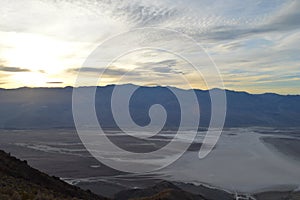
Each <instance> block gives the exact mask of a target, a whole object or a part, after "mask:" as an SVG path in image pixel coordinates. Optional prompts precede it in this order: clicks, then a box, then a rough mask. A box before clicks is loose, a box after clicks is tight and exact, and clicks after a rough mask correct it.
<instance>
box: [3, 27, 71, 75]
mask: <svg viewBox="0 0 300 200" xmlns="http://www.w3.org/2000/svg"><path fill="white" fill-rule="evenodd" d="M0 36H1V37H2V38H1V39H0V41H1V42H2V41H3V42H4V43H7V44H8V45H9V48H6V49H5V50H4V51H3V52H1V56H2V57H4V58H5V59H6V61H7V63H6V65H8V66H12V67H22V68H26V69H29V70H30V71H42V72H46V73H48V74H56V73H60V72H62V71H63V70H65V69H66V68H68V67H69V66H68V65H69V64H70V63H68V62H69V61H70V59H68V57H69V56H70V55H72V54H73V53H74V51H75V50H76V47H74V46H73V45H72V44H71V43H69V42H66V41H60V40H57V39H54V38H51V37H47V36H42V35H38V34H29V33H14V34H12V33H10V34H5V33H1V34H0Z"/></svg>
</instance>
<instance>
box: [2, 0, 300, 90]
mask: <svg viewBox="0 0 300 200" xmlns="http://www.w3.org/2000/svg"><path fill="white" fill-rule="evenodd" d="M299 10H300V2H299V1H298V0H286V1H282V0H272V1H267V0H255V1H253V0H244V1H240V0H229V1H223V0H216V1H210V0H201V1H198V0H185V1H183V0H172V1H171V0H165V1H161V0H142V1H140V0H123V1H121V0H116V1H109V0H103V1H99V0H83V1H79V0H74V1H69V0H62V1H55V0H49V1H44V0H28V1H26V2H22V1H9V0H4V1H2V2H1V7H0V17H1V19H2V20H1V21H0V34H2V35H1V36H2V37H0V51H1V55H0V59H1V63H5V65H8V66H19V67H7V66H4V65H0V71H1V72H3V73H14V72H30V71H39V72H40V73H42V72H43V73H44V74H45V75H47V74H48V73H49V72H50V74H51V73H52V74H51V76H57V77H59V79H58V80H60V78H62V83H59V84H61V85H64V84H72V81H71V80H74V79H75V78H76V74H77V72H78V71H79V68H80V67H79V66H81V64H82V63H83V62H84V60H85V59H86V57H87V56H88V55H89V54H90V53H91V52H92V51H93V49H94V48H95V47H97V45H98V44H100V43H101V42H103V41H104V40H105V39H107V38H110V37H111V36H113V35H115V34H119V33H122V32H125V31H128V30H131V29H133V28H141V27H158V28H169V29H173V30H176V31H179V32H181V33H184V34H187V35H188V36H190V37H192V38H193V39H195V40H196V41H197V42H199V43H201V44H203V45H204V46H205V47H206V50H207V51H208V52H209V53H210V55H211V56H212V58H213V60H214V61H215V62H216V64H217V66H218V67H219V69H220V72H221V74H222V75H223V78H224V80H225V81H226V83H230V87H231V88H233V89H234V88H236V89H240V88H241V87H244V88H245V90H247V91H254V90H255V91H257V88H261V91H262V92H263V91H265V90H268V88H269V89H270V90H271V91H273V92H276V91H277V92H282V91H284V90H283V88H284V89H286V87H287V85H289V87H291V90H289V91H296V90H297V88H296V87H297V85H295V81H296V80H297V78H296V77H293V75H294V74H299V73H300V67H299V64H298V63H299V62H300V56H299V53H298V52H299V46H300V36H299V35H300V20H299V19H300V13H299ZM131 37H132V38H135V40H132V41H133V42H136V43H139V42H145V41H151V42H152V43H151V44H155V45H156V46H168V47H174V48H177V49H185V50H186V49H188V48H189V47H187V46H179V45H178V43H177V42H176V38H175V39H174V38H173V37H172V35H170V37H169V39H168V40H166V38H168V37H166V36H160V35H156V36H155V37H151V36H149V35H147V32H145V33H144V35H143V36H141V35H132V36H131ZM1 38H2V39H1ZM16 41H17V42H16ZM24 41H31V43H32V44H30V42H28V43H26V42H24ZM122 45H129V46H130V44H127V43H126V40H123V41H118V42H117V43H116V44H111V47H107V55H101V56H103V59H106V58H109V56H108V55H110V53H111V51H114V49H116V48H119V47H121V46H122ZM43 48H44V49H43ZM197 51H198V50H195V49H191V50H190V51H189V53H190V54H191V55H197ZM193 60H195V61H197V62H196V65H199V66H204V65H207V64H208V63H204V61H203V59H202V58H198V57H195V58H194V59H193ZM2 61H3V62H2ZM18 61H19V62H18ZM41 62H44V63H46V64H47V67H46V66H43V65H42V63H41ZM22 63H23V66H22ZM24 63H26V65H25V64H24ZM114 64H115V66H118V67H109V68H108V69H106V70H104V69H101V68H100V69H98V68H96V67H95V68H93V67H85V68H81V69H80V71H81V72H83V73H85V74H86V75H87V76H88V75H91V74H94V75H95V74H97V73H101V72H103V75H104V76H106V77H111V78H112V79H109V80H110V81H115V80H116V78H117V77H120V76H122V75H124V74H126V78H125V79H126V81H127V82H136V83H139V84H145V85H146V84H154V83H153V80H156V79H159V78H161V79H163V78H164V77H166V78H165V79H168V80H165V81H166V82H165V84H170V85H172V86H181V85H180V84H181V83H180V81H179V79H177V78H175V77H177V76H181V75H186V76H188V77H191V76H192V75H191V73H192V70H190V69H189V68H188V66H187V64H186V63H184V62H183V61H182V60H180V58H176V59H175V58H174V56H171V55H170V56H168V55H165V54H162V53H161V52H156V53H153V54H152V55H150V56H148V57H147V56H146V55H142V56H141V55H133V54H130V55H127V59H125V58H124V59H123V58H121V59H119V60H118V61H117V62H116V63H114ZM29 66H32V67H29ZM33 66H35V68H34V67H33ZM37 66H40V67H37ZM74 66H76V67H75V68H74ZM96 66H97V65H96ZM100 66H102V65H101V64H100ZM43 67H44V68H43ZM55 73H56V74H55ZM64 76H65V77H66V78H63V77H64ZM49 79H50V78H49ZM125 79H124V80H125ZM151 79H152V80H151ZM50 80H56V79H52V77H51V79H50ZM272 80H274V82H280V81H281V82H283V81H284V82H285V84H283V86H282V88H281V87H280V84H275V83H274V87H273V86H272V83H271V82H272ZM191 81H192V82H193V83H192V84H194V85H197V81H198V80H197V79H196V78H192V79H191ZM268 81H269V82H268ZM289 81H290V84H287V83H286V82H289ZM4 82H9V79H6V80H5V81H4ZM267 82H268V83H267ZM49 84H51V83H49ZM57 84H58V83H57ZM8 85H9V83H8ZM251 85H252V87H251ZM198 87H201V85H199V86H198Z"/></svg>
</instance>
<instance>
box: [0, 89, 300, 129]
mask: <svg viewBox="0 0 300 200" xmlns="http://www.w3.org/2000/svg"><path fill="white" fill-rule="evenodd" d="M114 87H120V88H121V89H122V88H123V89H126V88H127V87H133V85H130V84H128V85H121V86H114V85H109V86H105V87H97V92H96V97H95V99H96V111H97V114H98V118H99V121H100V123H101V125H102V126H103V127H116V123H115V121H114V118H113V116H112V112H111V105H110V102H111V94H112V91H113V89H114ZM81 89H82V90H87V89H88V87H83V88H81ZM72 90H73V88H72V87H66V88H19V89H12V90H5V89H1V90H0V128H12V129H14V128H16V129H23V128H54V127H74V122H73V116H72ZM176 90H178V91H180V92H183V93H188V92H190V91H187V90H181V89H176ZM195 93H196V95H197V98H198V101H199V106H200V110H201V119H200V126H204V127H205V126H208V124H209V121H210V115H211V111H210V110H211V102H210V97H209V91H204V90H195ZM226 96H227V116H226V123H225V126H227V127H241V126H270V127H271V126H272V127H288V126H293V127H295V126H299V125H300V104H299V102H300V96H299V95H278V94H271V93H266V94H249V93H246V92H235V91H229V90H226ZM153 104H161V105H163V106H164V107H165V109H166V111H167V113H168V116H167V121H166V126H167V127H177V126H178V125H179V122H180V107H179V102H178V100H177V99H176V97H175V95H174V94H173V93H172V92H170V90H169V89H168V88H167V87H140V88H139V89H138V90H137V91H136V92H135V93H134V95H133V96H132V98H131V100H130V106H129V107H130V113H131V116H132V118H133V120H134V121H135V122H136V123H137V124H139V125H147V124H148V123H149V122H150V118H149V115H148V111H149V108H150V106H151V105H153ZM191 106H192V105H191ZM183 109H189V110H193V108H192V107H190V108H183ZM190 117H193V113H192V112H191V116H190Z"/></svg>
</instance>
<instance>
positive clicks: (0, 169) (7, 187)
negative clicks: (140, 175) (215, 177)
mask: <svg viewBox="0 0 300 200" xmlns="http://www.w3.org/2000/svg"><path fill="white" fill-rule="evenodd" d="M252 196H254V197H255V199H256V200H300V192H299V191H295V192H292V191H290V192H264V193H260V194H254V195H252ZM240 197H244V198H236V197H235V195H232V194H230V193H228V192H225V191H222V190H218V189H213V188H208V187H205V186H195V185H189V184H184V185H181V186H180V184H179V185H175V184H173V183H170V182H166V181H163V182H161V183H158V184H156V185H154V186H152V187H149V188H144V189H132V190H126V191H122V192H119V193H117V194H116V195H115V198H114V199H115V200H129V199H130V200H234V199H245V200H247V199H249V200H253V199H254V198H253V197H251V198H248V197H246V196H245V195H241V196H240ZM79 199H80V200H105V199H107V198H105V197H101V196H98V195H95V194H93V193H91V192H90V191H84V190H82V189H80V188H79V187H76V186H72V185H69V184H67V183H65V182H63V181H61V180H60V179H59V178H57V177H50V176H48V175H47V174H45V173H42V172H40V171H38V170H36V169H34V168H32V167H30V166H29V165H27V163H26V161H21V160H19V159H17V158H15V157H12V156H10V154H7V153H5V152H4V151H1V150H0V200H79ZM107 200H108V199H107Z"/></svg>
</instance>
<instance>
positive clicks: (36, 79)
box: [11, 72, 48, 87]
mask: <svg viewBox="0 0 300 200" xmlns="http://www.w3.org/2000/svg"><path fill="white" fill-rule="evenodd" d="M11 78H12V79H13V80H14V82H15V83H18V84H19V85H16V86H15V87H21V86H26V87H45V86H46V85H47V80H48V77H47V76H46V75H45V74H43V73H38V72H20V73H16V74H14V75H13V76H12V77H11Z"/></svg>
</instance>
